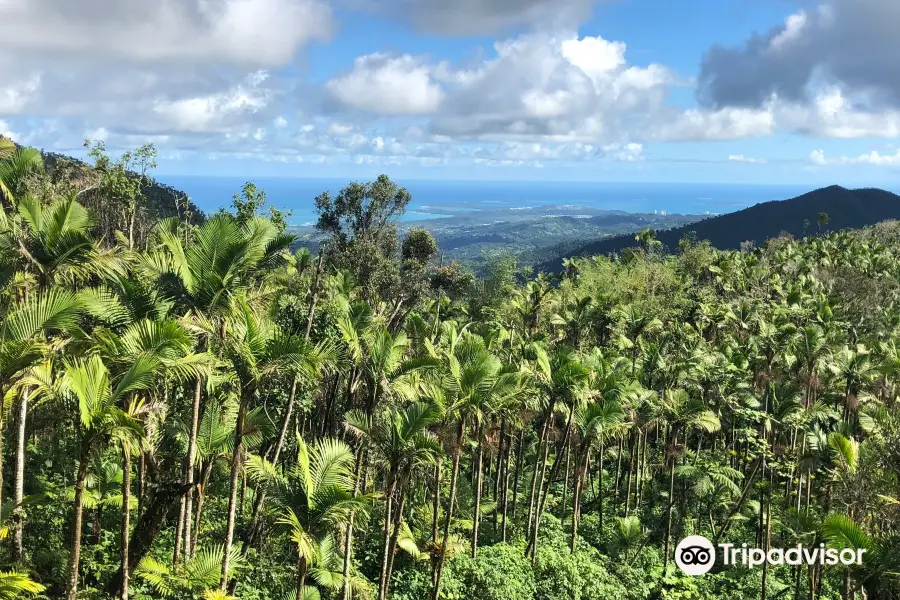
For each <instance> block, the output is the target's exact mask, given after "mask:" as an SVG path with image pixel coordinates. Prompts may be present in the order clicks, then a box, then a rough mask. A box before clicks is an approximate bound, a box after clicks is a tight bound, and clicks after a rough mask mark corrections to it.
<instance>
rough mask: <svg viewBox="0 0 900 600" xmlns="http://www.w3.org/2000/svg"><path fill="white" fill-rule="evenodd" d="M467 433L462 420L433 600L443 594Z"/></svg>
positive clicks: (436, 569)
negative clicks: (461, 458)
mask: <svg viewBox="0 0 900 600" xmlns="http://www.w3.org/2000/svg"><path fill="white" fill-rule="evenodd" d="M464 433H465V424H464V423H463V421H462V420H461V419H460V421H459V426H458V428H457V430H456V442H455V443H454V445H453V469H452V470H451V472H450V498H449V504H448V505H447V518H446V519H444V533H443V541H442V542H441V548H440V553H439V554H438V558H437V565H436V566H435V569H434V581H433V582H432V583H433V587H432V590H431V600H438V597H439V595H440V592H441V575H442V573H443V571H444V560H445V559H446V557H447V542H448V540H449V539H450V525H451V522H452V521H453V503H454V502H455V501H456V484H457V480H458V478H459V455H460V451H461V450H462V441H463V434H464Z"/></svg>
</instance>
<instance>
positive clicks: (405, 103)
mask: <svg viewBox="0 0 900 600" xmlns="http://www.w3.org/2000/svg"><path fill="white" fill-rule="evenodd" d="M325 87H326V88H327V89H328V90H329V91H330V92H331V93H332V94H333V96H334V97H335V98H336V99H337V100H338V101H339V102H340V103H341V104H343V105H344V106H349V107H352V108H357V109H360V110H364V111H368V112H373V113H379V114H385V115H418V114H424V113H429V112H432V111H434V110H435V109H436V108H437V107H438V104H440V101H441V97H442V96H443V92H442V91H441V88H440V86H439V85H438V84H437V83H436V82H435V81H433V80H432V78H431V68H430V67H429V66H428V65H427V64H425V63H424V62H423V61H422V60H420V59H417V58H414V57H412V56H410V55H408V54H405V55H402V56H389V55H387V54H383V53H375V54H369V55H367V56H361V57H359V58H357V59H356V60H355V61H354V63H353V69H352V70H351V71H350V72H349V73H346V74H344V75H341V76H339V77H336V78H334V79H332V80H330V81H328V83H326V84H325Z"/></svg>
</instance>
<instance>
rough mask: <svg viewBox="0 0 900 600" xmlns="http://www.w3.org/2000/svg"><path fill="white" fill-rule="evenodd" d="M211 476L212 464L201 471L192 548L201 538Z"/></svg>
mask: <svg viewBox="0 0 900 600" xmlns="http://www.w3.org/2000/svg"><path fill="white" fill-rule="evenodd" d="M210 475H212V464H207V465H204V467H203V468H202V469H201V476H200V489H199V490H198V494H197V510H196V511H195V514H194V533H193V538H192V539H191V548H196V547H197V539H198V538H199V537H200V523H201V522H202V519H203V506H204V505H205V504H206V486H207V485H209V477H210Z"/></svg>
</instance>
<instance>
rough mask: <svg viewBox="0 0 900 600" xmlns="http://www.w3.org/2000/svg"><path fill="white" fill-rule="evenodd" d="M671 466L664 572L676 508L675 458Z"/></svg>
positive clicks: (667, 561)
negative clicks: (673, 510)
mask: <svg viewBox="0 0 900 600" xmlns="http://www.w3.org/2000/svg"><path fill="white" fill-rule="evenodd" d="M677 440H678V437H677V436H676V437H675V438H673V439H672V446H673V447H674V446H675V444H676V443H677ZM669 460H670V461H671V465H670V467H669V507H668V508H667V509H666V554H665V558H664V559H663V570H665V568H666V567H667V566H669V547H670V545H671V538H672V509H673V508H674V507H675V457H674V455H673V456H672V457H670V458H669Z"/></svg>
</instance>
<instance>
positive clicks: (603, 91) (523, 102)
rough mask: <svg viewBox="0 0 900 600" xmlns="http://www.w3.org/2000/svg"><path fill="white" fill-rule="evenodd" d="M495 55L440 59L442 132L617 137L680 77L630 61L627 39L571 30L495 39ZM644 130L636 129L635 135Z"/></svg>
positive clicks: (436, 124) (660, 103)
mask: <svg viewBox="0 0 900 600" xmlns="http://www.w3.org/2000/svg"><path fill="white" fill-rule="evenodd" d="M494 49H495V52H496V54H497V56H496V58H490V59H487V60H484V61H482V62H481V63H479V64H476V65H472V66H470V67H469V68H467V69H460V70H454V69H453V68H451V67H449V66H447V65H440V66H439V69H437V68H436V70H438V71H439V77H440V78H441V80H443V81H445V82H446V96H445V98H444V101H443V102H442V104H441V107H440V111H438V113H437V114H436V115H435V117H434V119H433V120H432V122H431V124H430V127H431V131H432V132H433V133H435V134H438V135H445V136H449V137H453V138H476V139H484V140H496V141H512V140H522V141H525V140H541V141H552V142H569V141H582V142H596V141H605V142H615V141H620V140H621V139H622V138H623V137H627V136H630V135H634V134H635V130H637V131H638V132H640V130H641V129H642V125H644V124H645V123H646V122H647V121H648V120H649V119H652V118H653V116H654V115H656V114H658V113H659V112H660V111H661V110H662V109H663V108H664V101H665V97H666V94H667V86H668V85H670V84H672V83H674V81H675V78H674V77H673V76H672V75H671V74H670V73H669V72H668V70H666V69H665V68H664V67H662V66H660V65H649V66H648V67H638V66H631V67H628V66H627V63H626V61H625V50H626V48H625V44H624V43H622V42H612V41H608V40H605V39H603V38H601V37H590V36H587V37H581V38H580V37H578V36H577V35H576V34H574V33H571V32H561V33H558V34H550V33H532V34H523V35H521V36H519V37H516V38H512V39H508V40H504V41H501V42H497V43H495V44H494ZM638 135H639V133H638Z"/></svg>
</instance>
